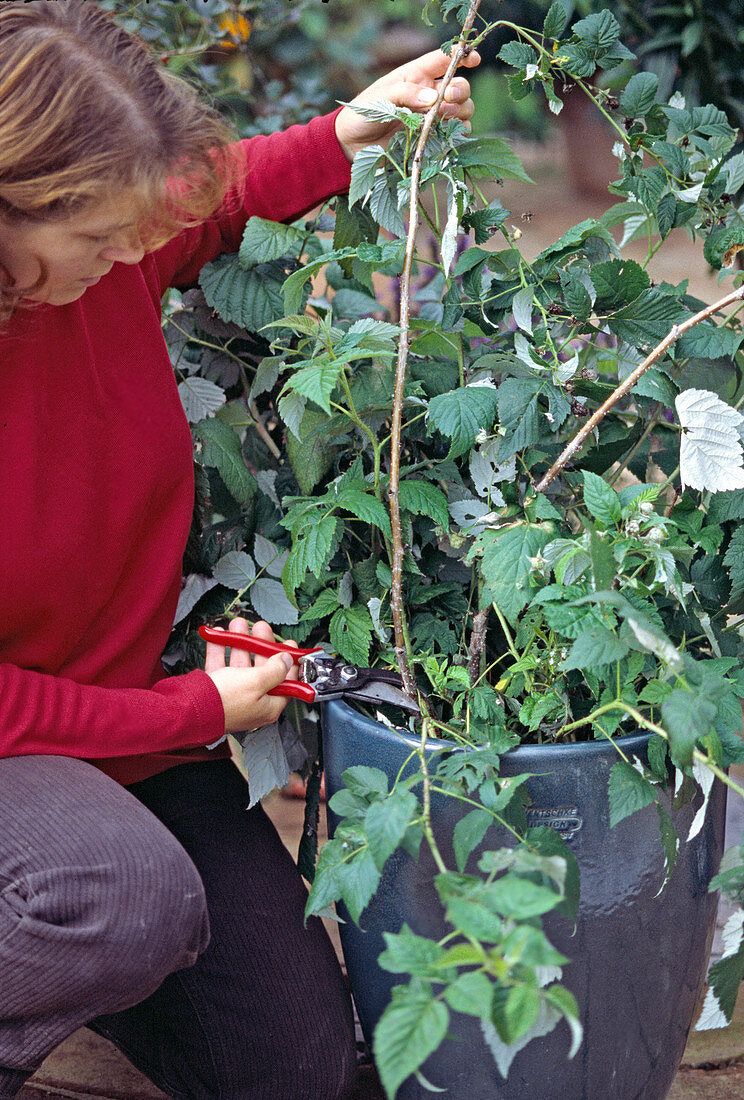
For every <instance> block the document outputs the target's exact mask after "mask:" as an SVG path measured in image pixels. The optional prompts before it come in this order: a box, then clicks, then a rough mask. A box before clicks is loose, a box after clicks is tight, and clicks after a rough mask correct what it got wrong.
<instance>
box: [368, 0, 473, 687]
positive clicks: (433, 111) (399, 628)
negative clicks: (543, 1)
mask: <svg viewBox="0 0 744 1100" xmlns="http://www.w3.org/2000/svg"><path fill="white" fill-rule="evenodd" d="M479 6H480V0H471V3H470V6H469V8H468V12H467V16H466V18H465V22H464V24H463V28H462V32H461V34H460V38H459V41H458V43H457V45H456V46H455V48H454V49H453V51H452V53H451V55H450V63H449V65H448V66H447V72H446V73H445V74H444V76H443V77H442V81H441V83H440V85H439V94H438V95H437V98H436V100H435V102H434V103H433V104H432V106H431V108H430V109H429V111H427V113H426V116H425V118H424V124H423V126H422V128H421V133H420V135H419V139H418V142H417V143H416V151H415V153H414V155H413V164H412V166H411V205H410V217H409V224H408V236H407V239H406V252H405V261H404V263H403V272H402V275H401V282H400V337H399V340H398V361H397V365H396V370H395V389H394V395H393V410H392V413H393V415H392V429H391V432H390V450H391V454H390V485H389V489H388V497H389V501H390V523H391V526H392V531H393V540H392V541H393V554H392V563H391V565H392V586H391V591H390V609H391V612H392V616H393V625H394V628H395V652H396V657H397V660H398V668H399V671H400V674H401V677H402V678H403V687H404V690H405V691H406V692H407V693H408V694H409V695H410V696H411V698H416V695H417V691H416V681H415V679H414V676H413V673H412V671H411V654H410V653H409V647H408V645H407V641H406V630H405V627H404V611H403V558H404V554H405V547H404V546H403V529H402V527H401V522H400V499H399V485H400V456H401V443H402V436H401V424H402V419H403V394H404V389H405V381H406V370H407V367H408V345H409V318H410V307H411V270H412V268H413V257H414V251H415V247H416V232H417V229H418V209H419V182H420V179H421V163H422V159H423V155H424V148H425V146H426V142H427V140H428V138H429V134H430V132H431V128H432V126H433V125H434V120H435V119H436V118H437V116H438V114H439V107H440V105H441V103H442V100H443V99H444V93H445V92H446V90H447V88H448V87H449V84H450V82H451V80H452V78H453V76H454V75H455V72H456V70H457V67H458V65H459V64H460V62H461V61H462V59H463V57H464V56H465V48H466V47H465V43H466V41H467V38H468V35H469V34H470V30H471V28H472V26H473V22H474V20H475V16H476V13H477V11H478V8H479Z"/></svg>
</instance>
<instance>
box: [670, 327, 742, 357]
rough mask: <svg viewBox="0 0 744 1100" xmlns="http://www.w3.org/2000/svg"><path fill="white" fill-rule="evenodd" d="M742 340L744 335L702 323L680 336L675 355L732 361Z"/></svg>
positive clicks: (729, 329)
mask: <svg viewBox="0 0 744 1100" xmlns="http://www.w3.org/2000/svg"><path fill="white" fill-rule="evenodd" d="M742 339H744V333H741V332H735V331H734V329H731V328H723V327H721V326H718V325H709V324H706V323H704V322H703V323H702V324H699V325H695V326H694V327H693V328H691V329H690V330H689V332H685V333H684V334H683V335H682V336H680V338H679V340H678V341H677V354H678V355H682V356H685V357H687V358H691V359H733V357H734V356H735V355H736V353H737V351H738V350H739V347H740V346H741V342H742Z"/></svg>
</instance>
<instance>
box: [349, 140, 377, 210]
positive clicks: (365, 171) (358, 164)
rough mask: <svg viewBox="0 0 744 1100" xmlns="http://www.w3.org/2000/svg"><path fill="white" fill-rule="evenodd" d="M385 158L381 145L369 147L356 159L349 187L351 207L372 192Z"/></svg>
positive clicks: (356, 156)
mask: <svg viewBox="0 0 744 1100" xmlns="http://www.w3.org/2000/svg"><path fill="white" fill-rule="evenodd" d="M384 156H385V150H384V149H383V148H382V146H381V145H367V146H365V147H364V148H363V149H360V150H359V152H358V153H357V154H356V155H355V157H354V162H353V164H352V166H351V184H350V186H349V195H348V203H349V207H352V206H354V204H355V203H356V202H358V201H359V200H360V199H364V198H365V197H366V196H367V194H368V193H369V192H370V191H371V190H372V187H373V186H374V182H375V176H376V175H377V171H378V166H379V164H380V161H381V160H382V159H383V158H384Z"/></svg>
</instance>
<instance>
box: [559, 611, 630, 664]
mask: <svg viewBox="0 0 744 1100" xmlns="http://www.w3.org/2000/svg"><path fill="white" fill-rule="evenodd" d="M628 650H629V646H628V645H627V644H626V643H625V642H623V641H621V640H620V638H618V636H617V634H615V633H613V631H612V630H610V629H609V628H608V627H606V626H601V625H600V624H598V623H597V624H592V625H591V626H588V627H587V628H586V629H585V630H582V632H581V634H579V636H578V638H577V639H576V641H575V642H574V643H573V645H572V646H571V649H570V650H569V653H568V656H567V657H566V659H565V660H564V661H561V665H560V667H561V668H562V669H563V671H564V672H568V671H569V670H570V669H572V668H587V669H595V668H596V666H597V665H608V664H613V663H614V662H615V661H621V660H622V659H623V657H625V656H626V654H627V653H628Z"/></svg>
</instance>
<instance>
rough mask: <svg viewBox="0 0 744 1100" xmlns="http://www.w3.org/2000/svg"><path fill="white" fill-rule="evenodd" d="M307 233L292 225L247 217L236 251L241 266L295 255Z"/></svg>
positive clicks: (249, 265)
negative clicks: (241, 238)
mask: <svg viewBox="0 0 744 1100" xmlns="http://www.w3.org/2000/svg"><path fill="white" fill-rule="evenodd" d="M306 238H307V234H306V233H304V232H303V231H302V230H301V229H296V228H295V226H293V225H283V224H282V223H281V222H274V221H269V220H268V219H267V218H257V217H253V218H249V219H248V224H247V225H246V227H245V232H244V233H243V240H242V242H241V245H240V250H239V251H238V259H239V260H240V263H241V264H242V265H243V267H251V266H253V265H255V264H264V263H267V262H268V261H269V260H278V259H280V257H282V256H296V255H297V254H298V252H299V250H300V247H301V246H302V243H303V241H305V239H306Z"/></svg>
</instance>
